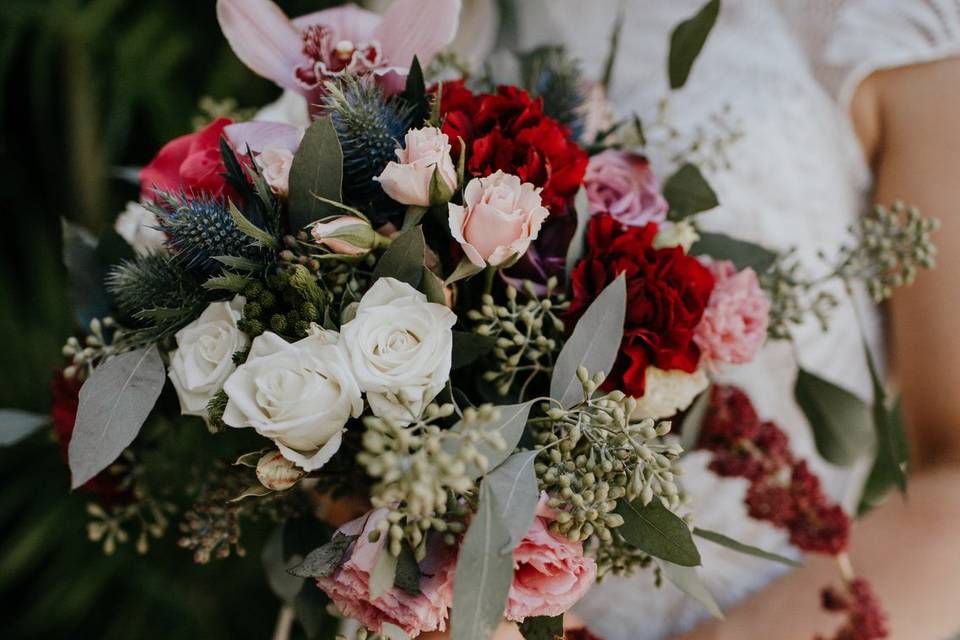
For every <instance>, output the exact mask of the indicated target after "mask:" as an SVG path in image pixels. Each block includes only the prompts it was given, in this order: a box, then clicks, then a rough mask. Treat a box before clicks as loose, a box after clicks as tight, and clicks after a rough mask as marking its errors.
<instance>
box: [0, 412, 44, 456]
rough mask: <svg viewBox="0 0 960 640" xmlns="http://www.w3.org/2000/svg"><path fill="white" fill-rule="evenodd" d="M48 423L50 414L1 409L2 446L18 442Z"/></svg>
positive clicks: (0, 437) (0, 436)
mask: <svg viewBox="0 0 960 640" xmlns="http://www.w3.org/2000/svg"><path fill="white" fill-rule="evenodd" d="M48 424H50V416H48V415H44V414H41V413H31V412H29V411H21V410H20V409H0V447H6V446H9V445H12V444H16V443H18V442H20V441H21V440H24V439H26V438H28V437H30V436H31V435H33V434H34V433H36V432H37V431H39V430H40V429H42V428H43V427H45V426H47V425H48Z"/></svg>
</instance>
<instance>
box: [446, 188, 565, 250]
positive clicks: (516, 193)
mask: <svg viewBox="0 0 960 640" xmlns="http://www.w3.org/2000/svg"><path fill="white" fill-rule="evenodd" d="M449 209H450V234H451V235H452V236H453V238H454V239H455V240H456V241H457V242H459V243H460V246H461V247H462V248H463V252H464V253H465V254H466V256H467V258H468V259H469V260H470V262H472V263H473V264H474V265H476V266H478V267H481V268H482V267H486V266H487V265H489V266H493V267H500V266H505V265H508V264H510V263H511V262H512V261H515V260H516V259H517V258H519V257H520V256H522V255H523V254H524V253H526V251H527V249H528V248H529V247H530V243H531V242H532V241H533V240H536V239H537V234H539V233H540V227H541V225H543V221H544V220H546V219H547V216H548V215H550V213H549V212H548V211H547V209H546V208H545V207H544V206H543V203H542V202H541V199H540V190H539V189H537V188H535V187H534V186H533V185H532V184H530V183H529V182H521V181H520V178H518V177H517V176H514V175H510V174H508V173H504V172H502V171H497V172H496V173H494V174H491V175H489V176H487V177H485V178H474V179H473V180H471V181H470V182H469V183H468V184H467V187H466V189H465V190H464V192H463V206H460V205H456V204H452V203H451V204H450V205H449Z"/></svg>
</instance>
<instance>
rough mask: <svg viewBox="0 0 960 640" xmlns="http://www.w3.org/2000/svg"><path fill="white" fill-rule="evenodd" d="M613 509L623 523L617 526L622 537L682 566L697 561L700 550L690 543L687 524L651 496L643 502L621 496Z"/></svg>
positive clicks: (687, 565)
mask: <svg viewBox="0 0 960 640" xmlns="http://www.w3.org/2000/svg"><path fill="white" fill-rule="evenodd" d="M616 511H617V513H619V514H620V515H621V516H623V526H622V527H620V528H619V529H617V531H618V532H619V533H620V535H621V536H623V539H624V540H626V541H627V542H629V543H630V544H632V545H633V546H635V547H637V548H638V549H640V550H641V551H644V552H646V553H649V554H650V555H651V556H653V557H655V558H660V559H661V560H667V561H668V562H672V563H674V564H678V565H681V566H684V567H695V566H697V565H699V564H700V552H699V551H697V546H696V545H695V544H694V543H693V537H692V536H691V535H690V528H689V527H688V526H687V523H686V522H684V521H683V520H681V519H680V517H678V516H677V515H676V514H674V513H673V512H672V511H670V510H669V509H667V508H666V507H665V506H663V503H661V502H660V500H659V499H657V498H654V499H653V501H652V502H651V503H650V504H648V505H647V506H643V505H642V504H640V501H639V500H636V501H634V502H627V501H626V500H621V501H620V503H619V504H618V505H617V509H616Z"/></svg>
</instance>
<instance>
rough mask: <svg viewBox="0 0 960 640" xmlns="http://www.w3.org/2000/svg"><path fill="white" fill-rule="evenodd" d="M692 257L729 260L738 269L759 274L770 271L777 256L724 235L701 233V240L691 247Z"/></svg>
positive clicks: (749, 243) (758, 246)
mask: <svg viewBox="0 0 960 640" xmlns="http://www.w3.org/2000/svg"><path fill="white" fill-rule="evenodd" d="M690 255H694V256H710V257H711V258H713V259H714V260H729V261H730V262H732V263H733V264H734V265H736V267H737V269H740V270H743V269H746V268H748V267H749V268H751V269H753V270H754V271H756V272H757V273H763V272H764V271H766V270H767V269H769V268H770V267H771V266H772V265H773V263H774V261H776V259H777V254H776V253H774V252H773V251H770V250H769V249H764V248H763V247H761V246H760V245H758V244H754V243H752V242H746V241H745V240H737V239H736V238H731V237H730V236H728V235H725V234H722V233H707V232H701V233H700V239H699V240H697V241H696V242H695V243H694V245H693V246H692V247H690Z"/></svg>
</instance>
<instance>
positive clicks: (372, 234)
mask: <svg viewBox="0 0 960 640" xmlns="http://www.w3.org/2000/svg"><path fill="white" fill-rule="evenodd" d="M310 235H312V236H313V239H314V240H316V241H317V243H318V244H321V245H323V246H325V247H326V248H327V249H329V250H330V251H332V252H333V253H338V254H340V255H342V256H365V255H367V254H368V253H370V251H371V250H372V249H373V248H374V247H378V246H380V245H381V244H383V243H384V242H386V240H385V239H384V238H382V237H381V236H380V234H378V233H377V232H376V231H374V230H373V227H371V226H370V223H369V222H367V221H366V220H364V219H363V218H358V217H356V216H334V217H333V218H326V219H324V220H321V221H320V222H316V223H314V225H313V226H312V227H311V228H310Z"/></svg>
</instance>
